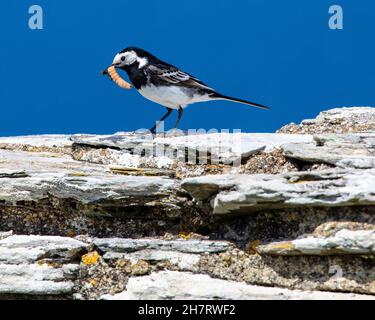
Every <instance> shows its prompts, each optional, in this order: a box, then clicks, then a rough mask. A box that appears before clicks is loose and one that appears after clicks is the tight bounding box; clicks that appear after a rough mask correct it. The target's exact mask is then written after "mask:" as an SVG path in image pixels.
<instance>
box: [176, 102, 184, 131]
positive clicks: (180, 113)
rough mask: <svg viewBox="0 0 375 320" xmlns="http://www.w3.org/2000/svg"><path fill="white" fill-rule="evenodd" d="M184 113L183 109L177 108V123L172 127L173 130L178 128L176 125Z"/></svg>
mask: <svg viewBox="0 0 375 320" xmlns="http://www.w3.org/2000/svg"><path fill="white" fill-rule="evenodd" d="M183 113H184V109H183V108H182V107H181V106H178V117H177V121H176V124H175V125H174V128H175V129H177V127H178V124H179V123H180V120H181V118H182V114H183Z"/></svg>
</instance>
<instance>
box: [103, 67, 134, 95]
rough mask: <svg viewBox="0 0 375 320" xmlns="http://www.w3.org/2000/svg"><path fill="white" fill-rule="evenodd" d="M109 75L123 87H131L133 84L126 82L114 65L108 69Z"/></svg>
mask: <svg viewBox="0 0 375 320" xmlns="http://www.w3.org/2000/svg"><path fill="white" fill-rule="evenodd" d="M107 71H108V74H109V77H110V78H111V79H112V80H113V81H114V82H115V83H116V84H117V85H118V86H119V87H120V88H123V89H128V90H129V89H131V88H132V85H131V84H130V83H128V82H126V81H125V80H124V79H122V78H121V77H120V75H119V74H118V73H117V71H116V68H115V67H114V66H110V67H109V68H108V69H107Z"/></svg>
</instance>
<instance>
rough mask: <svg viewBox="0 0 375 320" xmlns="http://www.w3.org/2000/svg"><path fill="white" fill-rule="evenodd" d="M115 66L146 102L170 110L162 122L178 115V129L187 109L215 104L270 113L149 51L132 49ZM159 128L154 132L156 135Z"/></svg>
mask: <svg viewBox="0 0 375 320" xmlns="http://www.w3.org/2000/svg"><path fill="white" fill-rule="evenodd" d="M112 66H115V67H116V68H120V69H123V70H125V71H126V73H127V74H128V76H129V80H130V82H132V84H133V85H134V87H135V88H136V89H137V90H138V92H139V93H140V94H141V95H142V96H144V97H145V98H147V99H149V100H151V101H153V102H156V103H158V104H160V105H162V106H164V107H166V108H167V113H166V114H165V115H164V116H163V117H162V118H161V119H160V120H159V121H163V120H165V119H166V118H167V117H168V116H169V115H170V114H171V112H172V111H173V109H176V110H178V112H179V115H178V119H177V122H176V124H175V128H177V126H178V124H179V121H180V119H181V117H182V113H183V110H184V108H186V107H187V106H188V105H190V104H193V103H197V102H204V101H213V100H228V101H233V102H237V103H243V104H247V105H250V106H254V107H258V108H262V109H269V108H268V107H266V106H263V105H260V104H257V103H254V102H250V101H246V100H242V99H237V98H233V97H229V96H225V95H222V94H220V93H218V92H217V91H216V90H215V89H213V88H211V87H209V86H207V85H206V84H204V83H203V82H202V81H200V80H199V79H197V78H195V77H193V76H192V75H190V74H188V73H186V72H184V71H182V70H180V69H178V68H176V67H174V66H172V65H170V64H168V63H166V62H163V61H161V60H159V59H158V58H156V57H155V56H153V55H152V54H150V53H148V52H147V51H145V50H143V49H139V48H135V47H129V48H126V49H124V50H122V51H121V52H120V53H118V54H117V55H116V56H115V58H114V60H113V63H112ZM155 129H156V125H155V126H154V127H153V128H151V131H152V132H155Z"/></svg>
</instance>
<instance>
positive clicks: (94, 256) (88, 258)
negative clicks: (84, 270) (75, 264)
mask: <svg viewBox="0 0 375 320" xmlns="http://www.w3.org/2000/svg"><path fill="white" fill-rule="evenodd" d="M99 260H100V254H99V253H98V252H97V251H92V252H89V253H86V254H84V255H83V256H82V263H83V264H84V265H85V266H89V265H91V264H95V263H98V261H99Z"/></svg>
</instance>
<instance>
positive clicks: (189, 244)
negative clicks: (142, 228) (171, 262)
mask: <svg viewBox="0 0 375 320" xmlns="http://www.w3.org/2000/svg"><path fill="white" fill-rule="evenodd" d="M93 244H94V245H95V246H97V247H98V248H99V249H100V250H102V251H104V252H108V251H114V252H134V251H139V250H143V249H152V250H164V251H170V250H173V251H178V252H184V253H205V252H208V253H217V252H223V251H225V250H228V249H229V248H231V247H232V245H231V244H230V243H229V242H227V241H211V240H184V239H181V240H159V239H121V238H107V239H95V240H94V241H93Z"/></svg>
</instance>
